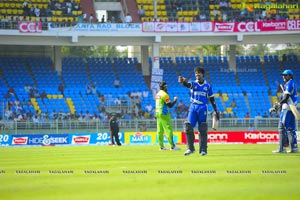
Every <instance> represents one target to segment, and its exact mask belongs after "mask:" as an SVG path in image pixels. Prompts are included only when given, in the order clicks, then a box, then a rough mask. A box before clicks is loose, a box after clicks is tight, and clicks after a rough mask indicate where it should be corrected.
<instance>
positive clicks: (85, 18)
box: [82, 13, 87, 22]
mask: <svg viewBox="0 0 300 200" xmlns="http://www.w3.org/2000/svg"><path fill="white" fill-rule="evenodd" d="M82 20H83V22H87V14H86V13H83V14H82Z"/></svg>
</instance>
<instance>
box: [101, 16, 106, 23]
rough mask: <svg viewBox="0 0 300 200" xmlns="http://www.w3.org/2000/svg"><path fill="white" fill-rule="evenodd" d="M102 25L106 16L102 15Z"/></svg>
mask: <svg viewBox="0 0 300 200" xmlns="http://www.w3.org/2000/svg"><path fill="white" fill-rule="evenodd" d="M101 23H105V15H102V18H101Z"/></svg>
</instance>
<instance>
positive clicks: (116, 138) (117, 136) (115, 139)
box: [110, 131, 122, 146]
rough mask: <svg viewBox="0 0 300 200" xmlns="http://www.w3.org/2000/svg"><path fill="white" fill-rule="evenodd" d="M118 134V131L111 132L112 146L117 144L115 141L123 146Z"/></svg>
mask: <svg viewBox="0 0 300 200" xmlns="http://www.w3.org/2000/svg"><path fill="white" fill-rule="evenodd" d="M118 133H119V132H118V131H111V132H110V139H111V143H112V144H115V141H116V143H117V145H119V146H121V145H122V144H121V142H120V139H119V135H118Z"/></svg>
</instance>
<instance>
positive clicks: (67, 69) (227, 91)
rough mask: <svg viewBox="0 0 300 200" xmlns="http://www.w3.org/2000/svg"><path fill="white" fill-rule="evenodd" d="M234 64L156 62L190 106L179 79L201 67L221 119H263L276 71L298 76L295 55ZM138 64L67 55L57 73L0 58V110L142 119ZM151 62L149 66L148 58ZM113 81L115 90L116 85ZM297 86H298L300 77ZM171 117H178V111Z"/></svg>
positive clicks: (45, 62)
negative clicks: (122, 115) (129, 115)
mask: <svg viewBox="0 0 300 200" xmlns="http://www.w3.org/2000/svg"><path fill="white" fill-rule="evenodd" d="M201 60H202V62H201ZM236 63H237V69H236V70H237V71H236V73H235V72H234V71H232V70H230V69H229V67H228V60H227V57H225V56H224V57H222V56H204V57H203V58H200V57H175V58H174V60H173V59H172V58H171V57H161V58H160V66H161V68H162V69H163V70H164V80H165V81H166V82H167V83H168V85H169V86H170V87H169V88H168V90H169V93H170V95H171V96H178V97H179V99H180V100H182V102H183V103H184V104H185V105H188V104H189V91H188V90H187V89H186V88H184V87H182V86H181V85H180V84H178V82H177V77H178V75H182V76H184V77H187V78H189V79H190V78H194V74H193V68H194V67H195V66H202V67H204V69H205V70H206V79H207V80H208V81H209V82H210V83H211V84H212V86H213V88H214V92H215V98H216V103H217V107H218V108H219V110H220V111H221V112H222V114H223V117H237V118H244V117H245V116H246V114H247V113H248V114H249V115H250V117H252V118H253V117H256V116H262V115H266V114H267V113H266V112H267V110H268V108H270V107H271V105H272V103H274V102H275V101H277V99H278V97H279V96H280V95H281V93H280V90H279V88H278V84H279V83H281V82H282V80H281V79H280V72H281V71H282V70H283V69H285V68H290V69H292V70H294V72H295V77H300V74H299V71H298V70H297V69H299V68H300V66H299V63H298V57H297V56H296V55H287V57H286V59H285V60H281V59H279V58H278V56H272V55H265V56H264V57H263V58H262V60H260V57H259V56H236ZM138 64H139V62H138V60H137V58H117V57H115V58H103V57H102V58H96V57H92V58H79V57H73V58H70V57H68V58H63V60H62V72H61V74H59V73H58V72H57V71H55V70H54V69H53V68H52V65H53V64H52V61H51V59H50V58H49V57H1V58H0V77H1V78H0V84H1V89H0V94H1V97H0V98H1V99H0V101H1V102H6V105H7V106H4V107H3V106H1V110H0V112H2V113H5V117H7V118H8V119H11V120H12V119H14V118H15V119H17V118H18V115H19V114H23V115H27V118H28V117H32V116H34V115H35V114H42V115H45V116H47V119H48V118H49V119H53V118H54V117H53V116H54V115H55V114H54V113H61V115H62V114H64V115H65V116H69V115H74V116H77V117H80V116H86V115H89V116H93V115H97V116H99V115H101V113H103V112H104V111H105V112H122V113H126V112H133V113H134V116H135V117H144V113H145V112H146V106H147V105H149V104H150V105H151V106H152V107H153V108H154V107H155V105H154V101H153V96H152V93H151V91H150V89H149V87H148V86H147V84H146V83H145V81H144V78H143V75H142V72H141V69H140V68H138V67H137V66H138ZM149 64H150V66H151V65H152V59H150V58H149ZM116 79H118V80H119V81H120V86H119V87H115V86H114V80H116ZM296 82H298V84H299V82H300V81H299V79H298V80H296ZM60 86H63V92H62V91H61V90H60V89H59V87H60ZM93 89H94V90H93ZM144 92H145V93H147V95H143V93H144ZM116 99H118V100H120V101H119V102H116ZM121 100H122V101H124V102H123V103H122V106H123V107H122V106H121V103H120V102H121ZM209 110H212V108H211V106H210V105H209ZM9 112H11V113H12V114H11V115H8V114H7V113H9ZM152 114H153V113H152ZM147 116H148V115H147ZM172 116H173V117H174V118H180V117H182V115H181V113H178V112H177V111H176V109H175V110H174V111H172ZM148 117H149V116H148Z"/></svg>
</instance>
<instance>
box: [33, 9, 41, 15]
mask: <svg viewBox="0 0 300 200" xmlns="http://www.w3.org/2000/svg"><path fill="white" fill-rule="evenodd" d="M34 14H35V16H36V17H39V16H40V14H41V10H40V9H39V8H38V7H35V8H34Z"/></svg>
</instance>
